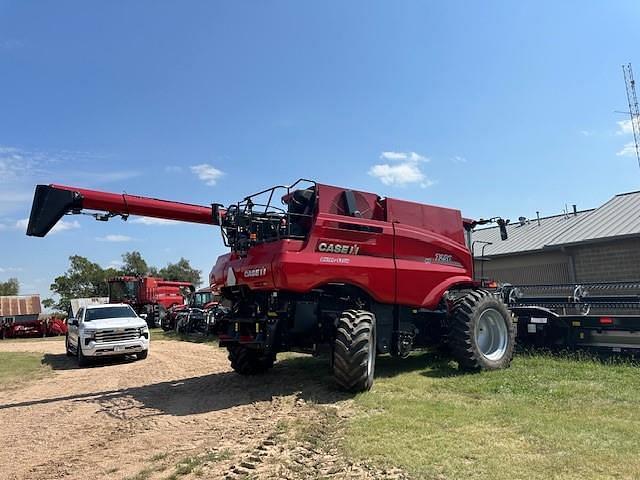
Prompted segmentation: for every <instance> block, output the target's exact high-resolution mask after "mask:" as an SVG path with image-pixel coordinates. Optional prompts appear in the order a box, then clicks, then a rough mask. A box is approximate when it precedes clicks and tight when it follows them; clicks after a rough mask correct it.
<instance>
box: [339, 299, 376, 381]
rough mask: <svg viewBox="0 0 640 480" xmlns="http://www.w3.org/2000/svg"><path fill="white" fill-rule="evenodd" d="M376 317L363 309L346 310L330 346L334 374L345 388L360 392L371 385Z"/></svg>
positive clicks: (374, 356)
mask: <svg viewBox="0 0 640 480" xmlns="http://www.w3.org/2000/svg"><path fill="white" fill-rule="evenodd" d="M375 365H376V318H375V316H374V315H373V313H371V312H368V311H366V310H345V311H344V312H342V314H341V315H340V318H339V319H338V325H337V329H336V339H335V343H334V346H333V375H334V378H335V379H336V382H337V383H338V385H339V386H340V388H343V389H344V390H347V391H350V392H362V391H366V390H369V389H370V388H371V386H372V385H373V375H374V370H375Z"/></svg>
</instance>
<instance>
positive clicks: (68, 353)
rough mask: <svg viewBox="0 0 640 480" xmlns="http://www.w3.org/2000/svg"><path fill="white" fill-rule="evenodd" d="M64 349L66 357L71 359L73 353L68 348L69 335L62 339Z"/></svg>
mask: <svg viewBox="0 0 640 480" xmlns="http://www.w3.org/2000/svg"><path fill="white" fill-rule="evenodd" d="M64 348H65V350H66V351H67V357H73V352H72V351H71V349H70V348H69V335H68V334H67V335H66V336H65V337H64Z"/></svg>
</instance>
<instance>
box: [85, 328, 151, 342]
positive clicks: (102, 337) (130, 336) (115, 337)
mask: <svg viewBox="0 0 640 480" xmlns="http://www.w3.org/2000/svg"><path fill="white" fill-rule="evenodd" d="M138 338H140V333H139V331H138V329H137V328H117V329H113V330H100V331H98V332H96V343H106V342H122V341H124V340H136V339H138Z"/></svg>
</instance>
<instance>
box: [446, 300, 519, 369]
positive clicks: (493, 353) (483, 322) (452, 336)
mask: <svg viewBox="0 0 640 480" xmlns="http://www.w3.org/2000/svg"><path fill="white" fill-rule="evenodd" d="M515 333H516V332H515V328H514V325H513V322H512V320H511V314H510V313H509V310H507V307H506V306H505V304H504V303H502V302H501V301H500V300H498V299H497V298H496V297H494V296H493V295H491V294H490V293H489V292H487V291H486V290H474V291H471V292H469V293H467V294H466V295H464V296H463V297H461V298H459V299H457V300H456V301H455V302H454V306H453V309H452V315H451V319H450V331H449V335H448V341H449V346H450V347H451V352H452V354H453V356H454V358H455V359H456V360H457V362H458V365H459V366H460V368H461V369H463V370H472V371H473V370H496V369H499V368H506V367H508V366H509V364H510V363H511V358H512V357H513V349H514V346H515V343H516V340H515Z"/></svg>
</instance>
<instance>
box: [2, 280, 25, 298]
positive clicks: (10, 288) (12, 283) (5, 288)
mask: <svg viewBox="0 0 640 480" xmlns="http://www.w3.org/2000/svg"><path fill="white" fill-rule="evenodd" d="M19 291H20V282H18V279H17V278H10V279H9V280H7V281H6V282H0V295H18V292H19Z"/></svg>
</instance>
